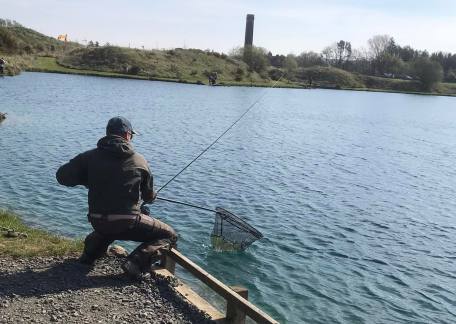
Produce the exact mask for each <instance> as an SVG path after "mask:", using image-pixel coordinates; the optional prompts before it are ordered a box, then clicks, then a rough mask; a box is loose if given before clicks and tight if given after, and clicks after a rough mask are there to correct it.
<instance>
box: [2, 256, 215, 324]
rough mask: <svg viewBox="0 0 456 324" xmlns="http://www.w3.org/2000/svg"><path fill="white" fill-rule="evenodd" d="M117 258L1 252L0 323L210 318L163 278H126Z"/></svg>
mask: <svg viewBox="0 0 456 324" xmlns="http://www.w3.org/2000/svg"><path fill="white" fill-rule="evenodd" d="M121 262H122V259H121V258H118V257H114V256H107V257H105V258H103V259H101V260H99V261H97V263H96V264H95V266H94V267H89V266H85V265H82V264H79V263H78V262H77V260H76V258H75V257H37V258H27V259H15V258H11V257H4V256H0V323H78V324H82V323H142V324H143V323H211V321H209V320H208V319H207V317H206V316H205V314H202V313H200V312H199V311H198V310H197V309H196V308H194V307H193V306H192V305H189V304H188V303H187V302H185V301H184V300H183V299H182V298H181V297H180V296H179V295H178V294H177V293H176V292H175V291H174V290H173V288H172V286H173V285H172V283H170V282H168V281H166V280H165V279H162V278H158V277H153V276H150V275H148V276H146V277H145V278H143V280H142V281H135V280H131V279H129V278H127V277H126V276H125V275H124V274H123V273H122V270H121V269H120V264H121Z"/></svg>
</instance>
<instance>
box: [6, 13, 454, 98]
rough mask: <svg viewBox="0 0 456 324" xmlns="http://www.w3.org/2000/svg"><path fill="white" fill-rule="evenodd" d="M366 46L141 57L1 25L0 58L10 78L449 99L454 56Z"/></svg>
mask: <svg viewBox="0 0 456 324" xmlns="http://www.w3.org/2000/svg"><path fill="white" fill-rule="evenodd" d="M369 44H370V45H372V47H373V48H376V49H377V51H376V52H375V53H371V54H370V56H369V55H367V54H366V55H364V56H362V55H361V54H359V53H358V52H359V51H356V50H352V49H351V44H350V43H349V42H346V41H340V42H338V43H334V44H333V45H331V46H328V47H327V48H325V49H324V50H323V51H322V53H321V54H318V53H314V52H303V53H302V54H300V55H299V56H296V55H293V54H289V55H287V56H284V55H273V54H272V53H271V52H267V50H265V49H263V48H260V47H251V48H250V47H247V48H246V49H244V48H235V49H233V50H232V52H231V53H230V54H229V55H227V54H225V53H218V52H214V51H210V50H200V49H184V48H175V49H169V50H165V49H162V50H158V49H153V50H147V49H137V48H127V47H118V46H113V45H111V44H108V43H106V44H104V45H100V44H98V42H92V41H90V42H89V43H88V44H87V45H82V44H79V43H75V42H66V41H60V40H57V39H55V38H52V37H49V36H46V35H43V34H41V33H38V32H36V31H34V30H32V29H29V28H26V27H23V26H21V25H20V24H18V23H17V22H14V21H7V20H3V19H0V57H3V58H4V59H5V60H6V61H7V64H6V67H5V74H6V75H10V76H13V75H17V74H19V73H20V72H21V71H31V72H48V73H63V74H77V75H90V76H100V77H111V78H125V79H139V80H153V81H166V82H179V83H188V84H199V85H207V84H209V79H210V78H211V77H212V76H214V75H215V76H216V79H217V82H216V85H218V86H252V87H253V86H254V87H272V86H273V85H275V87H281V88H297V89H313V88H322V89H334V90H356V91H375V92H393V93H409V94H421V95H443V96H456V54H455V55H451V54H445V55H444V54H443V53H434V54H432V55H429V54H428V53H427V52H426V51H417V50H414V49H412V48H410V47H409V46H405V47H401V46H399V45H397V44H396V43H395V42H394V39H393V38H391V37H389V36H387V35H377V36H374V37H373V38H372V39H370V40H369ZM437 54H438V55H437ZM439 55H440V56H439ZM439 60H440V61H441V62H443V63H442V64H443V66H444V68H443V69H442V65H441V64H440V63H439ZM453 63H454V64H453ZM453 65H455V67H454V69H453ZM453 79H454V80H453ZM443 81H447V82H443ZM448 81H451V82H448Z"/></svg>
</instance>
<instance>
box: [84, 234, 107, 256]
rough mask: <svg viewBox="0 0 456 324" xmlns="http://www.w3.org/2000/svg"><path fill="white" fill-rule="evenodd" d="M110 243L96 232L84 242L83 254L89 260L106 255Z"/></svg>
mask: <svg viewBox="0 0 456 324" xmlns="http://www.w3.org/2000/svg"><path fill="white" fill-rule="evenodd" d="M109 243H110V241H109V240H108V239H107V238H106V237H104V236H103V235H101V234H100V233H97V232H92V233H90V234H89V235H87V237H86V238H85V240H84V253H85V254H87V255H88V256H89V257H91V258H99V257H100V256H102V255H104V254H105V253H106V250H107V248H108V246H109Z"/></svg>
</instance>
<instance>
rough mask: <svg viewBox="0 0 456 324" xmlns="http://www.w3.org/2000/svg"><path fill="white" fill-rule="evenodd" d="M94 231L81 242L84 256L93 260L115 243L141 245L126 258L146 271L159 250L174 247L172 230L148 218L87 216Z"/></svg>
mask: <svg viewBox="0 0 456 324" xmlns="http://www.w3.org/2000/svg"><path fill="white" fill-rule="evenodd" d="M89 221H90V223H91V224H92V227H93V229H94V231H93V232H92V233H90V234H89V235H88V236H87V237H86V239H85V241H84V254H85V255H86V256H87V257H88V258H90V259H92V260H95V259H97V258H100V257H101V256H103V255H104V254H105V253H106V250H107V248H108V246H109V245H110V244H111V243H112V242H114V241H115V240H125V241H135V242H142V244H140V245H139V246H138V247H137V248H136V249H135V250H134V251H133V252H131V253H130V255H129V256H128V258H129V259H130V260H132V261H134V262H135V263H136V264H138V265H139V266H140V268H141V270H143V271H145V270H147V269H148V267H150V265H151V263H152V262H154V261H156V260H155V256H156V252H157V250H158V249H160V248H162V247H166V246H175V244H176V241H177V235H176V232H175V231H174V229H173V228H172V227H171V226H169V225H167V224H165V223H163V222H161V221H159V220H158V219H155V218H153V217H150V216H147V215H132V217H131V219H130V218H129V219H122V220H106V219H103V218H100V219H94V218H90V217H89Z"/></svg>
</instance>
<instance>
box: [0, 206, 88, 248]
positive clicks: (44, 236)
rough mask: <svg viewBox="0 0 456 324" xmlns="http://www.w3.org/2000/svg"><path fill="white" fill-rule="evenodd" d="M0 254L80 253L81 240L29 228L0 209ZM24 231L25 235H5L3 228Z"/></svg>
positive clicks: (82, 244)
mask: <svg viewBox="0 0 456 324" xmlns="http://www.w3.org/2000/svg"><path fill="white" fill-rule="evenodd" d="M0 228H2V231H1V232H0V233H1V234H0V256H2V255H9V256H14V257H33V256H61V255H68V254H76V253H81V252H82V249H83V247H84V243H83V241H82V240H72V239H68V238H65V237H61V236H58V235H54V234H50V233H48V232H46V231H43V230H39V229H34V228H30V227H28V226H27V225H25V224H24V223H23V222H22V221H21V219H20V218H19V217H18V216H17V215H14V214H13V213H11V212H8V211H4V210H3V211H2V210H0ZM5 228H8V229H12V230H14V231H16V232H20V233H25V234H27V237H21V236H19V237H6V236H5V232H6V231H4V229H5Z"/></svg>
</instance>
